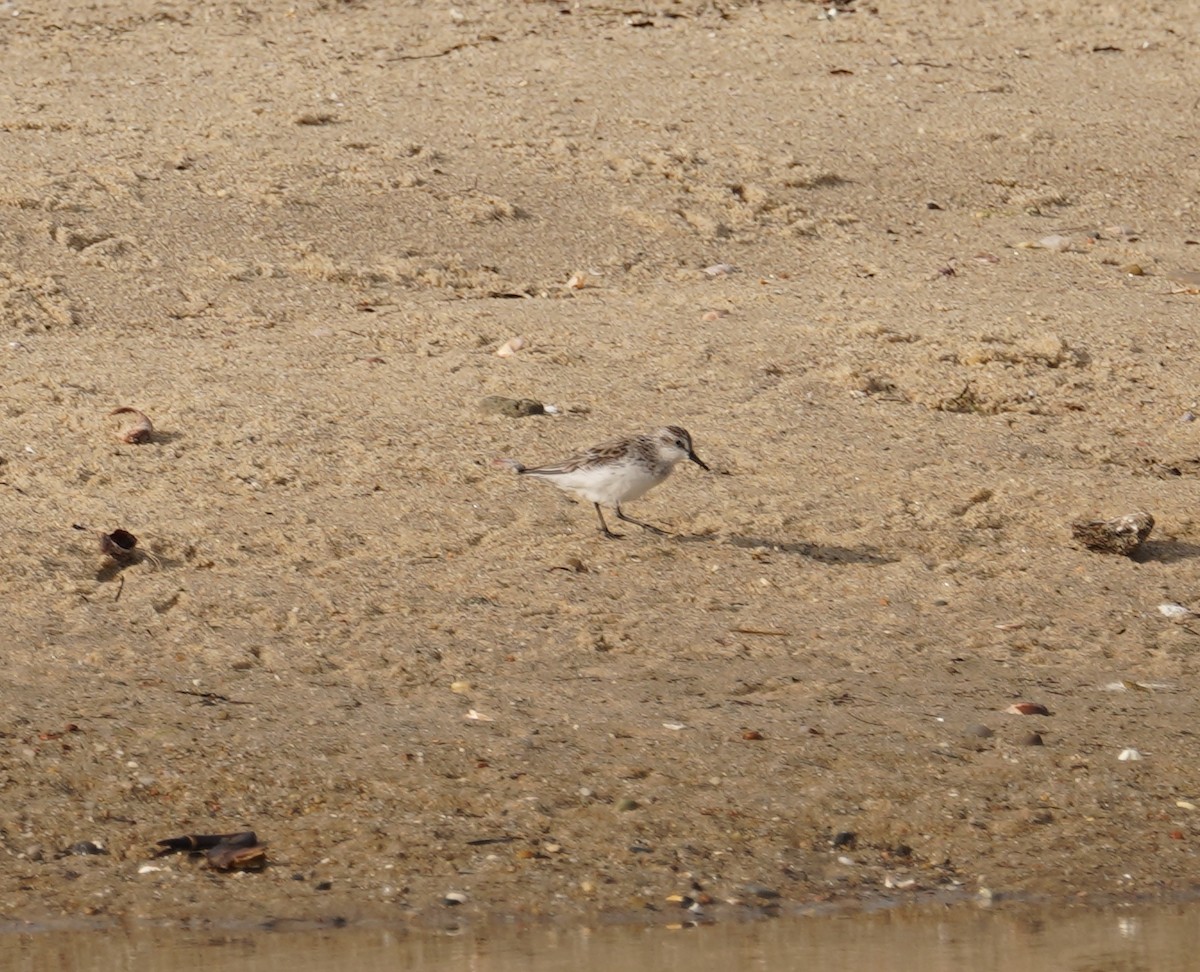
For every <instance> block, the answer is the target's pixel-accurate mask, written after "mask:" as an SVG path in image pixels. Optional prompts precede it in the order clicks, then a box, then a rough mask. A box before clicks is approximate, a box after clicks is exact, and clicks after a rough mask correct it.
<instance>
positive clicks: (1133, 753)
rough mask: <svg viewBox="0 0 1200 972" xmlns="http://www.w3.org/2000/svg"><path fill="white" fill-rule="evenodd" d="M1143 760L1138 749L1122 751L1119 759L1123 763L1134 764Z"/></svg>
mask: <svg viewBox="0 0 1200 972" xmlns="http://www.w3.org/2000/svg"><path fill="white" fill-rule="evenodd" d="M1141 758H1142V754H1141V753H1139V752H1138V751H1137V750H1136V749H1122V750H1121V752H1120V753H1119V754H1118V756H1117V759H1119V760H1120V761H1121V762H1122V763H1132V762H1135V761H1136V760H1139V759H1141Z"/></svg>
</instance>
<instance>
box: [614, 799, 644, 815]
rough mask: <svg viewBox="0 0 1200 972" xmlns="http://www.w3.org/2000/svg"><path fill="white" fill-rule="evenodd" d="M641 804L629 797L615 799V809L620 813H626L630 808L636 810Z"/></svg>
mask: <svg viewBox="0 0 1200 972" xmlns="http://www.w3.org/2000/svg"><path fill="white" fill-rule="evenodd" d="M640 806H641V804H640V803H638V802H637V800H632V799H630V798H629V797H625V798H624V799H621V800H618V801H617V809H618V810H619V811H620V812H621V813H628V812H629V811H630V810H636V809H637V808H638V807H640Z"/></svg>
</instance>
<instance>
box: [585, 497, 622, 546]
mask: <svg viewBox="0 0 1200 972" xmlns="http://www.w3.org/2000/svg"><path fill="white" fill-rule="evenodd" d="M592 505H593V506H595V507H596V516H598V517H599V518H600V532H601V533H603V534H604V535H605V536H606V537H608V539H609V540H620V539H621V537H623V536H625V534H623V533H613V532H612V530H610V529H609V528H608V524H607V523H605V522H604V513H603V511H601V509H600V504H599V503H593V504H592ZM617 516H621V507H619V506H618V507H617ZM621 518H622V519H624V517H621Z"/></svg>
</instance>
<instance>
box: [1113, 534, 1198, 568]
mask: <svg viewBox="0 0 1200 972" xmlns="http://www.w3.org/2000/svg"><path fill="white" fill-rule="evenodd" d="M1193 557H1200V545H1197V544H1194V543H1185V542H1184V541H1182V540H1147V541H1145V542H1144V543H1142V544H1141V546H1139V547H1138V548H1137V550H1136V551H1134V553H1133V556H1132V557H1131V558H1130V559H1131V560H1134V561H1135V562H1137V563H1139V564H1145V563H1159V564H1175V563H1179V562H1180V561H1182V560H1191V559H1192V558H1193Z"/></svg>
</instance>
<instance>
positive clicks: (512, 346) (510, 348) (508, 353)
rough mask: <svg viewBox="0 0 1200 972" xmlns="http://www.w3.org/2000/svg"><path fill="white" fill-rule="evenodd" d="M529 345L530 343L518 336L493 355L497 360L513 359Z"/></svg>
mask: <svg viewBox="0 0 1200 972" xmlns="http://www.w3.org/2000/svg"><path fill="white" fill-rule="evenodd" d="M528 344H529V342H528V341H526V340H525V338H523V337H521V336H520V335H519V334H518V335H517V336H516V337H510V338H509V339H508V340H507V341H505V342H504V343H503V344H502V345H500V347H498V348H496V350H495V351H493V352H492V353H493V354H494V355H495V356H496V357H497V358H511V357H512V356H513V355H514V354H516V353H517V352H518V351H520V350H521V349H522V348H524V347H526V346H527V345H528Z"/></svg>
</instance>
